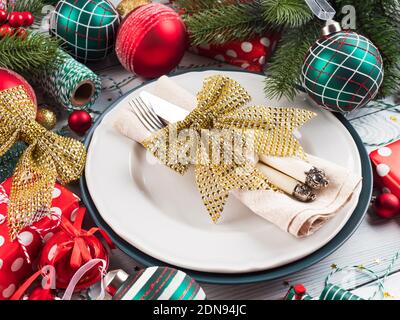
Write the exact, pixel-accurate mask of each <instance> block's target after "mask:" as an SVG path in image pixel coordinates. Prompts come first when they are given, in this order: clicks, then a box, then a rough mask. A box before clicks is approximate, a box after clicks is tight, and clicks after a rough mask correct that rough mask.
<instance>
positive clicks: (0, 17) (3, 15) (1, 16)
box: [0, 9, 8, 23]
mask: <svg viewBox="0 0 400 320" xmlns="http://www.w3.org/2000/svg"><path fill="white" fill-rule="evenodd" d="M7 17H8V13H7V11H5V10H1V9H0V23H3V22H6V21H7Z"/></svg>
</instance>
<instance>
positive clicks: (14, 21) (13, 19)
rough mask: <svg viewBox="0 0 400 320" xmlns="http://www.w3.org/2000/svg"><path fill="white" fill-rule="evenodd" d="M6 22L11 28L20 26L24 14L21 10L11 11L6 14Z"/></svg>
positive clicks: (22, 22)
mask: <svg viewBox="0 0 400 320" xmlns="http://www.w3.org/2000/svg"><path fill="white" fill-rule="evenodd" d="M8 23H9V25H10V26H11V27H13V28H19V27H22V25H23V24H24V15H23V14H22V13H21V12H11V13H10V15H9V16H8Z"/></svg>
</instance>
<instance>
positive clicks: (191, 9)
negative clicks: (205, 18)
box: [175, 0, 232, 14]
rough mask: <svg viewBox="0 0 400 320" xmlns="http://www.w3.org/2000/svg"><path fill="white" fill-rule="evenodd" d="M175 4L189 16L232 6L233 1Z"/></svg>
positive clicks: (189, 0) (191, 0)
mask: <svg viewBox="0 0 400 320" xmlns="http://www.w3.org/2000/svg"><path fill="white" fill-rule="evenodd" d="M175 4H176V5H177V6H178V7H179V8H182V9H184V10H185V12H186V13H188V14H193V13H197V12H199V11H202V10H209V9H213V8H218V7H220V6H223V5H227V4H232V0H176V1H175Z"/></svg>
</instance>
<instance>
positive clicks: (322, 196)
mask: <svg viewBox="0 0 400 320" xmlns="http://www.w3.org/2000/svg"><path fill="white" fill-rule="evenodd" d="M199 89H200V88H199ZM150 91H152V93H153V94H155V95H157V96H159V97H160V98H162V99H164V100H167V101H169V102H171V103H173V104H175V105H177V106H180V107H182V108H185V109H187V110H191V109H192V108H193V107H194V106H196V98H195V97H194V96H193V95H192V94H190V93H188V92H187V91H186V90H184V89H183V88H182V87H180V86H178V85H177V84H176V83H175V82H174V81H172V80H171V79H169V78H168V77H165V76H164V77H161V78H160V79H159V80H157V82H156V84H155V87H153V89H152V90H150ZM114 126H115V128H116V129H117V130H118V131H119V132H121V133H122V134H123V135H125V136H127V137H129V138H130V139H133V140H135V141H137V142H141V141H143V140H144V139H145V138H146V137H148V136H149V135H150V132H149V131H148V130H147V129H146V128H145V127H143V125H142V124H141V123H140V121H139V120H138V119H137V118H136V116H135V115H134V113H133V112H131V111H129V107H128V106H126V108H123V110H121V111H119V115H118V116H117V120H116V121H115V123H114ZM280 161H282V164H283V165H284V167H285V168H286V167H288V168H289V167H290V166H293V165H295V162H294V161H292V159H291V158H280ZM308 161H309V163H310V164H311V165H314V166H315V167H317V168H319V169H322V170H324V171H325V173H326V175H327V177H328V178H329V185H328V187H327V188H325V189H322V190H319V191H316V193H317V199H316V200H315V201H313V202H310V203H304V202H300V201H298V200H295V199H293V198H291V197H290V196H288V195H286V194H284V193H280V192H274V191H271V190H262V191H241V190H235V191H233V192H232V194H233V195H234V196H236V197H237V198H238V199H239V200H240V201H241V202H242V203H243V204H244V205H246V206H247V207H248V208H250V209H251V210H252V211H253V212H255V213H256V214H258V215H259V216H261V217H263V218H264V219H266V220H268V221H269V222H271V223H273V224H275V225H276V226H278V227H279V228H281V229H282V230H284V231H285V232H289V233H290V234H292V235H294V236H295V237H304V236H308V235H311V234H312V233H314V232H315V231H316V230H318V229H319V228H320V227H321V226H322V225H323V224H324V223H325V222H326V221H328V220H329V219H330V218H332V217H333V216H335V214H336V213H337V212H338V210H339V209H340V208H342V207H343V206H344V205H345V204H346V203H347V202H348V201H349V200H350V198H351V196H352V195H353V192H354V191H355V189H356V188H357V186H358V184H359V183H360V181H361V177H360V176H359V175H357V174H355V173H353V172H351V171H350V170H348V169H346V168H343V167H340V166H338V165H336V164H333V163H331V162H329V161H326V160H323V159H320V158H317V157H314V156H311V155H309V156H308ZM257 166H258V167H259V169H260V170H262V168H263V166H265V165H264V164H262V163H261V162H259V163H258V164H257ZM166 170H169V169H167V168H166ZM193 183H195V182H194V181H193ZM199 196H200V195H199ZM204 210H206V209H204Z"/></svg>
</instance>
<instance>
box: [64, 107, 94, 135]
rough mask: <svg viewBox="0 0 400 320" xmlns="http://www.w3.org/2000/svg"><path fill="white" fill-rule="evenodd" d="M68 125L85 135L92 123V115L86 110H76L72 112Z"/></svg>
mask: <svg viewBox="0 0 400 320" xmlns="http://www.w3.org/2000/svg"><path fill="white" fill-rule="evenodd" d="M68 125H69V127H70V128H71V130H72V131H74V132H76V133H77V134H79V135H84V134H85V133H86V131H87V130H88V129H89V128H90V127H91V125H92V117H91V116H90V114H89V112H87V111H85V110H76V111H74V112H72V113H71V114H70V116H69V118H68Z"/></svg>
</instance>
